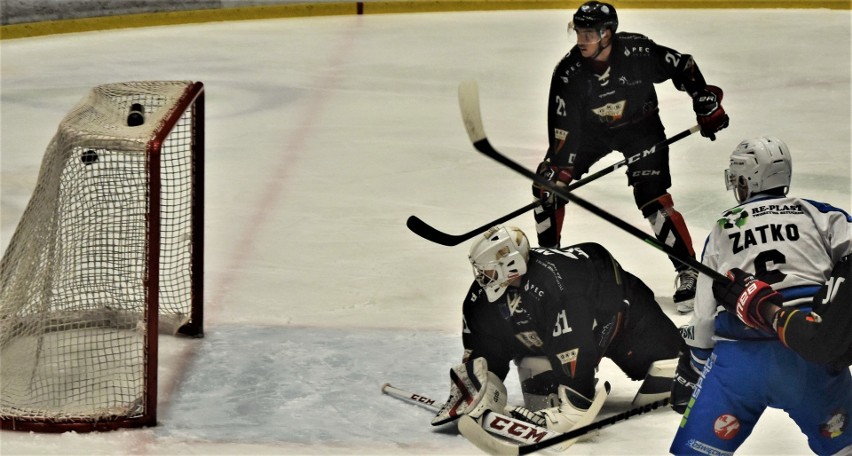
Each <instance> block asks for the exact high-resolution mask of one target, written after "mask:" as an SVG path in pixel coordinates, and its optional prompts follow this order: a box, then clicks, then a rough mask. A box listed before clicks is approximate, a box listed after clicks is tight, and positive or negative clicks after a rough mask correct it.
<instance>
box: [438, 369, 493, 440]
mask: <svg viewBox="0 0 852 456" xmlns="http://www.w3.org/2000/svg"><path fill="white" fill-rule="evenodd" d="M505 407H506V386H505V385H503V382H502V381H500V379H499V378H497V376H496V375H495V374H494V373H493V372H491V371H489V370H488V363H487V362H486V361H485V358H476V359H474V360H471V361H468V362H466V363H464V364H459V365H458V366H456V367H453V368H452V369H450V397H449V399H447V402H446V403H445V404H444V405H443V407H441V410H439V411H438V414H437V415H435V417H434V418H432V426H440V425H442V424H445V423H449V422H450V421H454V420H456V419H458V418H460V417H461V416H462V415H469V416H470V417H471V418H473V419H475V420H478V419H479V418H480V417H482V415H484V414H485V412H488V411H495V412H498V413H502V412H503V409H504V408H505Z"/></svg>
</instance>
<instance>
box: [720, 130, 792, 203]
mask: <svg viewBox="0 0 852 456" xmlns="http://www.w3.org/2000/svg"><path fill="white" fill-rule="evenodd" d="M792 173H793V160H792V158H790V150H789V149H788V148H787V144H785V143H784V141H781V140H780V139H778V138H775V137H772V136H764V137H760V138H754V139H747V140H745V141H743V142H741V143H740V144H739V145H738V146H737V148H736V149H734V151H733V152H732V153H731V162H730V165H729V167H728V169H726V170H725V186H726V187H727V189H728V190H734V195H735V196H736V198H737V201H738V202H740V203H742V202H745V201H746V200H748V199H749V198H751V197H753V196H754V195H756V194H758V193H761V192H765V191H767V190H772V189H780V190H781V191H782V192H783V194H784V195H786V194H787V190H789V187H790V179H791V178H792Z"/></svg>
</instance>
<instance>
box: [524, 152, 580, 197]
mask: <svg viewBox="0 0 852 456" xmlns="http://www.w3.org/2000/svg"><path fill="white" fill-rule="evenodd" d="M571 172H572V169H571V168H566V167H561V166H556V165H553V164H551V163H550V161H549V160H544V161H543V162H541V163H539V165H538V169H537V170H536V174H538V175H539V176H542V177H544V178H545V179H547V180H549V181H550V182H553V183H555V184H557V185H559V186H565V187H567V186H568V185H569V184H570V183H571V181H572V180H574V176H573V175H572V174H571ZM532 193H533V196H534V197H536V198H540V199H542V200H544V204H546V205H552V204H553V203H554V202H555V201H556V200H555V198H554V196H553V192H552V191H550V189H549V188H547V187H542V186H541V185H538V184H535V183H534V184H533V187H532Z"/></svg>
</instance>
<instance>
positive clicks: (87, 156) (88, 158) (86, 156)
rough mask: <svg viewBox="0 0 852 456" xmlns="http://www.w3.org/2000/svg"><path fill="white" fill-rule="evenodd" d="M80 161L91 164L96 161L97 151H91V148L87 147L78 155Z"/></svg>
mask: <svg viewBox="0 0 852 456" xmlns="http://www.w3.org/2000/svg"><path fill="white" fill-rule="evenodd" d="M80 161H81V162H83V164H86V165H91V164H92V163H95V162H96V161H98V153H97V152H95V151H93V150H92V149H89V150H87V151H85V152H83V154H82V155H80Z"/></svg>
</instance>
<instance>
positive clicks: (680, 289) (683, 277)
mask: <svg viewBox="0 0 852 456" xmlns="http://www.w3.org/2000/svg"><path fill="white" fill-rule="evenodd" d="M697 281H698V271H696V270H695V269H684V270H682V271H679V272H678V273H677V278H675V287H677V289H676V290H675V294H674V298H673V300H674V303H675V305H676V306H677V311H678V312H680V313H682V314H687V313H689V312H692V309H693V307H694V306H695V283H696V282H697Z"/></svg>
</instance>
